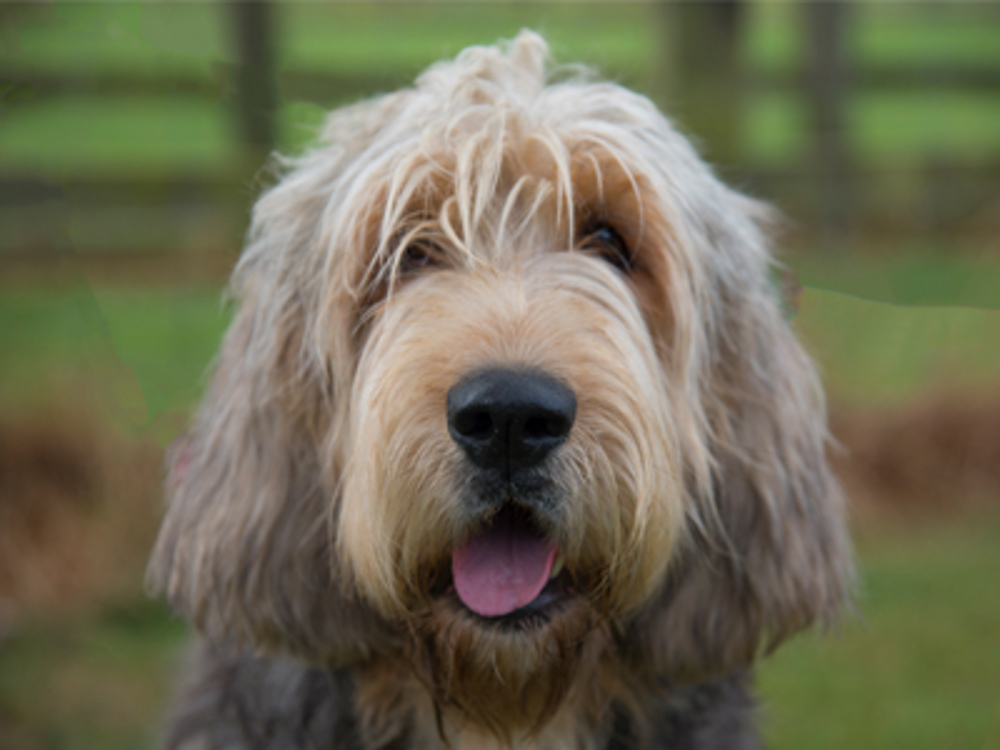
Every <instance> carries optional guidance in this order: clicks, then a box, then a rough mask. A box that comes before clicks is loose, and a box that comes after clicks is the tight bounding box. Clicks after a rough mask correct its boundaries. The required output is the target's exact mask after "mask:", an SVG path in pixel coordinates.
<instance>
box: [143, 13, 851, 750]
mask: <svg viewBox="0 0 1000 750" xmlns="http://www.w3.org/2000/svg"><path fill="white" fill-rule="evenodd" d="M546 55H547V53H546V49H545V46H544V43H543V42H542V41H541V40H540V39H539V38H538V37H537V36H535V35H533V34H531V33H527V32H525V33H522V34H521V35H520V36H519V37H518V38H517V39H516V40H514V41H513V42H512V43H510V44H509V45H507V46H503V47H489V48H472V49H470V50H467V51H466V52H464V53H462V54H461V55H460V56H459V58H458V59H457V60H456V61H454V62H450V63H443V64H440V65H438V66H435V67H433V68H431V69H430V70H429V71H428V72H427V73H425V74H424V75H423V76H422V77H421V78H420V79H419V80H418V82H417V84H416V86H415V88H413V89H407V90H404V91H401V92H398V93H396V94H392V95H389V96H386V97H383V98H381V99H376V100H374V101H371V102H365V103H362V104H359V105H356V106H355V107H352V108H348V109H346V110H341V111H339V112H335V113H334V114H333V115H331V117H330V119H329V121H328V122H327V124H326V127H325V128H324V130H323V133H322V136H321V138H320V142H319V144H318V145H317V146H316V147H315V148H314V149H313V150H311V151H309V152H307V153H306V154H304V155H303V156H301V157H298V158H296V159H292V160H288V161H287V162H286V163H285V167H284V168H285V174H284V176H283V177H282V179H281V181H280V182H279V183H278V184H277V185H276V186H275V187H274V188H273V189H271V190H270V191H269V192H268V193H267V194H265V195H264V196H263V197H262V198H261V200H260V201H259V203H258V204H257V207H256V209H255V212H254V220H253V228H252V230H251V233H250V237H249V241H248V245H247V248H246V251H245V252H244V255H243V257H242V259H241V261H240V264H239V267H238V268H237V270H236V273H235V275H234V279H233V286H232V293H233V296H234V297H235V298H236V300H237V301H238V303H239V305H240V307H239V312H238V314H237V317H236V320H235V322H234V323H233V326H232V329H231V330H230V332H229V334H228V335H227V337H226V340H225V343H224V345H223V349H222V353H221V355H220V359H219V362H218V365H217V367H216V372H215V377H214V380H213V382H212V385H211V388H210V389H209V392H208V394H207V396H206V398H205V401H204V403H203V405H202V408H201V411H200V413H199V416H198V419H197V422H196V425H195V427H194V429H193V431H192V433H191V435H190V437H189V439H188V443H187V450H188V451H189V452H190V456H191V458H190V461H189V462H185V468H184V471H183V472H182V475H179V476H175V477H174V478H173V480H172V482H171V486H172V487H174V491H173V497H172V500H171V504H170V507H169V510H168V513H167V517H166V520H165V522H164V525H163V529H162V532H161V535H160V539H159V542H158V545H157V548H156V551H155V553H154V558H153V563H152V577H153V579H154V581H155V582H156V584H157V585H158V586H160V587H162V588H163V589H164V590H165V591H166V592H167V595H168V596H169V598H170V601H171V602H172V604H173V605H174V606H175V607H176V608H178V609H179V610H181V611H183V612H184V613H186V614H187V616H188V617H190V618H191V620H192V621H193V622H194V624H195V625H196V626H197V627H198V628H199V630H200V631H201V632H202V633H203V634H204V635H205V636H206V637H208V638H209V639H216V640H226V641H236V642H239V643H244V644H247V645H250V646H253V647H254V648H256V649H258V650H259V651H261V652H263V653H285V654H291V655H294V656H295V657H297V658H300V659H304V660H306V661H308V662H310V663H316V664H323V665H347V666H350V667H351V668H352V669H354V670H355V673H356V675H357V681H358V685H359V688H358V698H357V700H358V705H359V712H360V715H361V716H362V723H365V724H366V726H368V727H369V730H368V731H370V732H375V733H379V732H381V733H382V734H383V735H386V736H388V735H392V733H393V732H400V733H401V732H403V731H404V730H403V728H402V727H404V726H409V725H410V723H412V722H413V721H416V722H417V725H418V726H419V727H422V729H421V730H420V731H418V732H417V734H416V736H417V737H423V740H420V741H419V742H417V743H416V746H428V747H429V746H432V745H433V744H434V743H436V742H437V741H438V739H436V738H435V737H432V736H431V735H432V734H433V735H435V736H436V734H437V731H438V730H439V729H442V731H443V733H444V735H445V736H446V737H448V738H449V739H450V741H451V743H452V746H453V747H465V746H468V747H481V746H483V745H482V744H481V743H483V742H485V741H486V740H485V739H484V738H485V737H494V738H496V739H497V740H498V741H502V742H507V743H510V744H515V745H516V744H519V743H521V742H527V741H528V740H529V739H530V738H534V740H533V741H534V742H536V743H537V744H539V745H540V746H546V747H563V746H566V747H570V746H572V747H590V746H594V747H596V746H597V744H595V743H597V742H598V740H599V738H600V737H602V736H606V734H607V732H608V731H609V728H608V726H607V721H608V718H607V712H608V708H609V706H610V705H611V704H612V702H614V703H615V704H616V705H624V706H626V707H627V708H628V709H629V710H630V711H631V713H633V714H636V716H635V719H636V720H637V721H638V722H639V724H640V725H641V723H642V721H643V719H644V717H643V716H642V715H641V714H642V711H643V708H642V707H643V706H644V705H646V703H644V698H643V695H645V694H648V693H650V692H651V691H655V690H657V689H659V688H657V687H656V686H658V685H662V684H664V683H681V682H698V681H701V680H705V679H708V678H710V677H713V676H717V675H721V674H725V673H727V672H730V671H732V670H736V669H741V668H744V667H746V666H748V665H749V664H751V663H752V662H753V661H754V660H755V659H756V657H757V656H758V655H759V654H760V653H761V652H762V650H765V649H769V648H773V647H774V646H776V645H777V644H778V643H780V642H781V641H782V640H784V639H785V638H787V637H788V636H789V635H791V634H792V633H794V632H797V631H799V630H801V629H803V628H805V627H807V626H809V625H811V624H812V623H814V622H816V621H820V622H828V621H830V619H831V618H832V617H833V616H834V615H835V613H836V611H837V609H838V607H839V605H840V604H841V602H842V600H843V598H844V596H845V590H846V587H847V585H848V583H849V579H850V575H851V569H850V556H849V549H848V543H847V538H846V533H845V529H844V523H843V509H842V504H841V500H840V497H839V494H838V489H837V486H836V483H835V481H834V480H833V478H832V477H831V475H830V473H829V471H828V468H827V465H826V459H825V443H826V428H825V416H824V408H823V400H822V395H821V391H820V388H819V385H818V381H817V377H816V374H815V372H814V369H813V367H812V365H811V363H810V362H809V360H808V358H807V357H806V355H805V354H804V353H803V351H802V349H801V347H800V346H799V344H798V343H797V342H796V341H795V339H794V337H793V335H792V332H791V330H790V329H789V326H788V325H787V323H786V321H785V320H784V319H783V318H782V316H781V313H780V310H779V306H778V303H777V301H776V299H775V295H774V293H773V290H772V288H771V284H770V282H769V276H768V274H769V270H770V265H769V264H770V262H771V261H770V256H769V251H768V247H767V242H766V239H765V237H764V234H763V232H762V230H761V228H760V225H761V222H762V221H765V220H766V218H767V212H766V210H764V209H763V208H762V207H760V206H759V205H758V204H756V203H753V202H751V201H750V200H748V199H746V198H744V197H742V196H740V195H738V194H736V193H734V192H732V191H731V190H729V189H728V188H727V187H725V186H724V185H723V184H722V183H720V182H719V181H718V180H717V179H716V178H715V177H714V176H713V175H712V173H711V172H710V170H709V169H708V168H707V167H706V166H705V165H704V164H703V163H702V162H701V160H700V159H699V158H698V156H697V154H696V153H695V152H694V151H693V150H692V148H691V147H690V145H689V144H688V143H687V141H686V140H685V139H684V138H683V137H682V136H680V135H679V134H678V133H677V132H676V131H675V130H674V129H673V127H672V126H671V124H670V122H669V121H668V120H667V119H666V118H664V117H663V116H662V115H661V114H660V113H659V112H658V111H657V110H656V109H655V108H654V107H653V105H652V104H650V102H649V101H648V100H646V99H644V98H643V97H641V96H639V95H637V94H634V93H631V92H628V91H626V90H624V89H622V88H620V87H618V86H615V85H612V84H601V83H592V82H590V81H589V80H588V79H587V77H586V76H583V75H581V74H574V75H573V76H569V77H566V78H564V79H563V80H561V81H552V80H550V76H549V75H548V74H547V73H546V71H545V58H546ZM595 220H604V221H607V222H608V223H610V224H612V225H613V226H614V227H615V228H616V229H617V230H618V231H619V232H620V233H621V235H622V237H623V238H624V239H625V241H626V242H627V243H628V245H629V247H630V248H631V249H632V251H633V253H634V267H633V268H632V270H631V271H630V273H629V274H627V275H625V274H623V273H622V272H621V271H620V270H619V269H617V268H614V267H613V266H611V265H609V264H608V263H607V262H605V261H604V260H602V259H601V258H598V257H595V255H594V254H593V253H591V252H589V251H587V250H586V249H583V248H581V247H580V242H581V240H582V239H583V237H582V233H583V232H584V230H585V228H586V227H587V226H588V224H590V223H592V222H593V221H595ZM414 243H427V244H428V246H433V247H434V248H436V250H435V252H440V253H441V257H440V258H439V264H438V265H437V266H435V267H432V268H428V269H422V270H419V271H417V272H412V273H409V272H404V271H405V253H406V248H407V247H408V246H410V245H412V244H414ZM488 366H515V367H524V368H531V369H536V370H542V371H545V372H547V373H550V374H552V375H554V376H556V377H557V378H559V379H560V380H561V381H563V382H566V383H568V384H569V385H570V386H571V387H572V389H573V390H574V391H575V393H576V394H577V398H578V402H579V404H578V412H577V418H576V423H575V424H574V426H573V430H572V433H571V435H570V439H569V441H568V443H567V444H566V445H565V446H563V447H562V448H561V449H560V450H559V452H558V453H557V454H556V455H555V456H554V457H553V459H552V474H553V476H554V477H555V478H556V479H557V483H558V485H559V488H560V491H561V493H562V496H563V497H564V502H561V503H559V504H558V505H557V506H556V507H553V508H551V509H549V510H547V511H545V513H544V518H543V519H542V521H543V522H544V524H545V526H546V528H547V529H549V530H550V533H551V535H552V537H553V539H554V541H556V542H557V543H558V546H559V548H560V549H561V550H562V552H563V553H564V554H565V556H566V560H567V567H568V570H569V571H570V572H571V573H572V574H573V575H574V577H575V579H576V581H578V582H579V584H580V592H579V596H578V597H576V598H575V599H574V600H573V602H572V605H571V606H569V607H567V608H565V609H564V610H563V611H561V612H560V613H559V614H557V615H556V616H555V617H553V618H552V621H551V622H549V623H548V624H546V625H540V626H539V627H537V628H531V629H527V630H524V631H512V632H502V633H501V632H498V631H496V630H494V629H489V628H484V627H482V626H481V625H480V624H477V623H476V621H475V620H474V619H472V618H470V617H469V616H468V614H467V613H465V612H463V611H461V608H459V607H457V605H456V604H455V603H454V602H453V601H451V600H447V599H445V598H442V597H440V596H438V595H437V593H436V592H434V591H433V590H432V589H433V584H434V581H435V580H436V576H437V575H438V574H440V572H441V570H442V569H443V568H445V567H446V566H447V564H448V560H449V554H450V551H451V549H452V548H454V547H455V546H456V545H458V544H460V543H461V542H462V541H463V540H464V539H465V538H467V536H468V535H469V534H470V533H471V532H472V531H473V530H474V529H475V527H476V525H477V524H478V523H480V522H481V518H479V517H478V516H477V515H476V514H475V513H474V512H472V511H470V502H469V498H468V497H467V492H466V490H465V489H464V485H463V480H462V477H463V473H462V455H461V452H460V451H459V449H458V448H457V447H456V445H455V444H454V443H453V442H452V440H451V439H450V438H449V435H448V429H447V424H446V419H445V399H446V395H447V392H448V389H449V388H451V386H452V385H454V384H455V383H456V382H457V381H458V380H459V379H461V378H462V377H463V376H465V375H467V374H469V373H471V372H474V371H476V370H479V369H482V368H484V367H488ZM400 665H402V666H400ZM431 706H434V707H436V708H435V712H436V714H437V716H438V718H439V719H440V721H441V722H442V723H441V725H440V726H438V722H437V721H434V722H433V724H434V727H433V732H430V730H429V729H428V726H429V725H428V724H427V721H428V720H427V710H429V708H430V707H431ZM463 738H464V739H463ZM560 738H561V739H560ZM383 739H384V737H383ZM491 741H492V740H491Z"/></svg>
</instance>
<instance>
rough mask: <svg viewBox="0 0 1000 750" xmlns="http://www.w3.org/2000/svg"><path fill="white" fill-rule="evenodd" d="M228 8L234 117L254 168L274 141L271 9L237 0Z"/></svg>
mask: <svg viewBox="0 0 1000 750" xmlns="http://www.w3.org/2000/svg"><path fill="white" fill-rule="evenodd" d="M229 7H230V8H231V14H232V15H231V21H232V23H233V31H234V36H235V41H236V52H237V61H238V68H237V71H236V92H235V93H236V115H237V117H238V120H239V127H240V133H241V136H242V138H243V143H244V145H245V146H246V147H247V151H248V152H249V155H250V157H251V158H252V159H254V162H255V168H256V165H257V164H259V162H260V161H261V160H262V159H263V158H264V157H266V156H267V154H268V153H270V151H271V150H272V149H273V148H274V146H275V143H276V141H277V137H276V136H277V134H276V130H277V129H276V127H275V113H276V110H277V105H278V93H277V85H276V82H275V71H274V39H273V37H274V18H273V16H274V14H273V8H272V6H271V4H270V3H268V2H265V1H264V0H237V1H236V2H233V3H231V4H229Z"/></svg>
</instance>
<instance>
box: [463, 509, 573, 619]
mask: <svg viewBox="0 0 1000 750" xmlns="http://www.w3.org/2000/svg"><path fill="white" fill-rule="evenodd" d="M562 567H563V560H562V556H561V555H560V554H559V550H558V548H557V547H556V545H555V544H553V543H552V541H550V540H549V539H548V538H546V536H545V535H544V534H543V533H542V531H541V530H540V529H539V528H538V526H537V525H536V524H535V523H533V522H532V520H531V518H530V517H529V516H528V514H526V513H524V512H522V511H521V510H519V509H518V508H516V507H515V506H513V505H511V504H509V503H508V504H507V505H505V506H504V507H503V508H501V509H500V511H498V512H497V514H496V515H495V516H494V517H493V518H492V519H491V521H490V523H489V524H488V525H487V526H485V527H484V528H483V529H481V530H480V531H479V532H478V533H476V534H475V535H474V536H472V537H471V538H470V539H469V540H468V541H466V542H465V543H464V544H463V545H462V546H460V547H456V548H455V549H454V550H453V551H452V554H451V572H452V579H453V582H454V585H455V593H456V594H457V595H458V598H459V600H460V601H461V602H462V604H464V605H465V606H466V607H467V608H468V609H469V610H471V611H472V612H474V613H475V614H477V615H479V616H480V617H484V618H489V619H501V618H502V619H503V620H505V621H506V620H509V619H516V618H518V617H520V616H522V615H532V614H538V613H541V612H542V611H543V610H544V609H545V608H547V607H548V606H549V605H551V604H554V603H555V602H556V601H558V599H560V598H561V597H562V595H563V593H564V587H563V586H562V585H561V581H560V580H559V579H560V576H559V574H560V573H561V572H562Z"/></svg>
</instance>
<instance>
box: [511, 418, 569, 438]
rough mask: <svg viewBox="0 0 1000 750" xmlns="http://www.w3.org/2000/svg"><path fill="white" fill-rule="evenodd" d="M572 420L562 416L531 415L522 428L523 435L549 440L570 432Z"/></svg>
mask: <svg viewBox="0 0 1000 750" xmlns="http://www.w3.org/2000/svg"><path fill="white" fill-rule="evenodd" d="M570 427H572V422H570V421H569V420H567V419H563V418H561V417H552V416H549V417H529V418H528V419H527V420H526V421H525V423H524V428H523V429H522V434H523V436H524V437H525V438H526V439H528V440H549V439H552V438H562V437H565V436H566V435H567V434H569V430H570Z"/></svg>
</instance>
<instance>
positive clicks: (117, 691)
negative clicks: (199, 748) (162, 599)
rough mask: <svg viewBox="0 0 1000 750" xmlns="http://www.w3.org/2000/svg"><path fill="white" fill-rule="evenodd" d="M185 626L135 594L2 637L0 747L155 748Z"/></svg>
mask: <svg viewBox="0 0 1000 750" xmlns="http://www.w3.org/2000/svg"><path fill="white" fill-rule="evenodd" d="M186 640H187V628H186V627H185V625H184V624H183V623H181V622H179V621H178V620H175V619H172V618H170V617H169V616H168V615H167V613H166V611H165V608H164V607H163V605H161V604H159V603H155V602H150V601H144V600H137V601H136V602H133V603H130V604H127V605H119V606H117V607H114V608H106V609H105V610H104V611H103V612H100V613H97V614H87V615H82V616H79V617H77V618H75V619H72V620H67V619H61V620H57V619H52V618H48V619H42V620H35V621H32V622H29V623H26V624H25V625H24V627H23V628H22V629H21V630H19V631H18V632H17V634H15V635H14V636H13V637H12V638H11V639H10V640H9V641H2V640H0V745H2V746H3V747H4V748H5V749H6V750H36V748H58V749H59V750H128V749H129V748H136V749H138V748H149V747H153V746H154V745H155V738H156V736H157V734H158V731H159V727H160V722H161V717H162V716H163V714H164V711H165V708H166V706H167V704H168V702H169V698H170V695H171V693H172V691H173V681H174V680H173V677H174V674H175V672H176V671H177V668H178V662H179V660H180V655H181V649H182V645H183V643H184V642H185V641H186Z"/></svg>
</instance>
